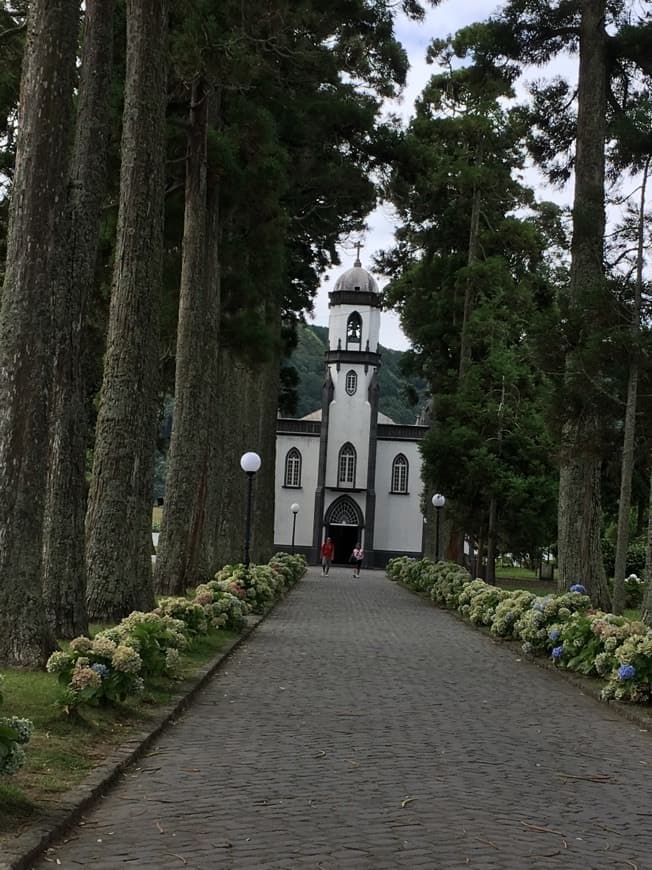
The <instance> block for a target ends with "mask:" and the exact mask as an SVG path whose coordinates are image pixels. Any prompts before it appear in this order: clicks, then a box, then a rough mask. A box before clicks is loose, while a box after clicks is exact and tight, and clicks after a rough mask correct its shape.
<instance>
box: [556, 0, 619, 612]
mask: <svg viewBox="0 0 652 870" xmlns="http://www.w3.org/2000/svg"><path fill="white" fill-rule="evenodd" d="M581 6H582V22H581V28H580V67H579V82H578V119H577V139H576V159H575V197H574V203H573V241H572V244H571V270H570V289H569V294H570V307H571V311H572V312H573V313H574V316H575V318H577V320H578V321H579V319H580V317H581V318H583V320H584V323H586V327H585V331H586V332H587V333H590V331H591V323H592V316H593V315H592V311H593V309H594V305H595V303H594V300H595V297H596V295H599V294H600V293H601V291H602V289H603V288H604V271H603V244H604V226H605V213H604V170H605V157H604V145H605V127H606V121H605V109H606V82H607V72H606V32H605V29H604V16H605V0H582V3H581ZM582 342H583V339H582V337H580V339H579V340H578V345H577V347H574V348H572V349H571V350H569V352H568V353H567V355H566V370H565V388H566V392H567V395H568V398H569V401H568V405H569V407H571V408H573V409H574V415H573V417H570V418H569V419H567V420H566V421H565V422H564V424H563V427H562V437H561V456H560V475H559V514H558V520H559V522H558V526H559V540H558V543H559V587H560V589H565V588H568V586H569V585H570V584H572V583H578V582H581V583H583V584H584V586H585V587H586V589H587V591H588V593H589V595H590V596H591V598H592V601H593V604H594V605H595V606H596V607H603V608H608V606H609V591H608V588H607V578H606V575H605V571H604V565H603V561H602V551H601V546H600V536H601V520H602V505H601V492H600V469H601V455H600V452H599V450H598V449H597V448H596V445H597V444H598V442H599V437H600V430H599V417H598V410H597V403H596V402H595V401H594V400H595V397H594V396H593V395H592V390H591V388H590V384H588V383H587V381H586V379H585V377H584V375H583V366H582V350H583V347H582Z"/></svg>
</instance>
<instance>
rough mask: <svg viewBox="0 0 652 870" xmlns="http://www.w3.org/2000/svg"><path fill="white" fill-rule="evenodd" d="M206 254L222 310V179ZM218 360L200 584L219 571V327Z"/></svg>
mask: <svg viewBox="0 0 652 870" xmlns="http://www.w3.org/2000/svg"><path fill="white" fill-rule="evenodd" d="M206 226H207V231H206V235H207V251H206V280H207V281H208V282H210V284H211V286H210V288H209V293H210V294H211V296H210V298H212V299H213V300H214V302H215V304H216V305H217V307H218V309H219V305H220V297H221V289H220V282H221V278H220V245H221V220H220V184H219V179H218V178H214V179H213V180H212V183H211V184H210V185H209V189H208V200H207V219H206ZM215 333H216V334H215V336H214V337H213V338H214V341H215V347H214V349H215V352H216V353H215V358H214V359H213V357H211V360H212V361H213V362H214V365H215V374H214V375H213V377H212V378H211V379H210V381H209V383H208V387H207V389H208V394H209V395H208V397H207V401H208V409H209V419H208V424H207V431H208V454H207V457H208V459H207V461H208V471H207V474H206V480H207V487H206V498H205V501H204V512H203V528H202V533H201V538H200V547H199V553H198V556H197V579H198V580H199V581H202V580H204V581H205V580H208V579H211V577H212V576H213V575H214V574H215V572H216V571H217V570H218V568H219V567H220V556H219V545H218V541H217V526H218V517H219V510H220V495H219V493H220V489H221V480H220V473H219V469H220V467H221V455H222V444H221V443H220V441H219V440H218V433H219V431H220V421H221V420H223V419H224V415H225V414H226V413H227V411H226V409H224V408H223V407H222V404H221V389H220V388H221V383H220V372H221V368H220V349H219V342H218V341H217V337H218V334H219V323H218V324H217V326H216V327H215Z"/></svg>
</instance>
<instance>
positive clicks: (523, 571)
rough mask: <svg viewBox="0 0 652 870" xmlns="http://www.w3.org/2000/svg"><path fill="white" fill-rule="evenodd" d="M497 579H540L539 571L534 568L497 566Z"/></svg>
mask: <svg viewBox="0 0 652 870" xmlns="http://www.w3.org/2000/svg"><path fill="white" fill-rule="evenodd" d="M496 579H497V580H503V579H505V580H538V579H539V578H538V576H537V572H536V571H533V570H532V568H499V567H498V566H496Z"/></svg>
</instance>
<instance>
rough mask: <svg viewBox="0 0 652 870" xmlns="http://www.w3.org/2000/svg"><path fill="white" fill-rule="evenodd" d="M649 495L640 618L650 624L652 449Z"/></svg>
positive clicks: (651, 623) (651, 593) (651, 614)
mask: <svg viewBox="0 0 652 870" xmlns="http://www.w3.org/2000/svg"><path fill="white" fill-rule="evenodd" d="M650 469H651V470H650V497H649V505H648V518H647V546H646V548H645V589H644V591H643V602H642V604H641V619H642V620H643V622H644V623H645V624H646V625H649V626H652V451H650Z"/></svg>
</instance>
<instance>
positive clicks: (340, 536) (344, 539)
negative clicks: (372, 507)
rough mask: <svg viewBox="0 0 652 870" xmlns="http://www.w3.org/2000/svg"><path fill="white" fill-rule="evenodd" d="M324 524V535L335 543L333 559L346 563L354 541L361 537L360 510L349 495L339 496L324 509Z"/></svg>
mask: <svg viewBox="0 0 652 870" xmlns="http://www.w3.org/2000/svg"><path fill="white" fill-rule="evenodd" d="M324 525H325V526H326V536H327V537H329V538H332V539H333V543H334V544H335V558H334V559H333V561H334V562H335V563H336V564H339V565H344V564H346V563H347V562H348V561H349V557H350V555H351V553H352V551H353V548H354V547H355V545H356V543H357V542H358V541H360V540H361V539H362V529H363V526H364V522H363V517H362V511H361V510H360V508H359V507H358V505H357V504H356V503H355V502H354V501H353V499H352V498H350V496H348V495H343V496H340V498H338V499H336V500H335V501H334V502H333V504H332V505H330V507H329V508H328V510H327V511H326V516H325V517H324Z"/></svg>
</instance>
